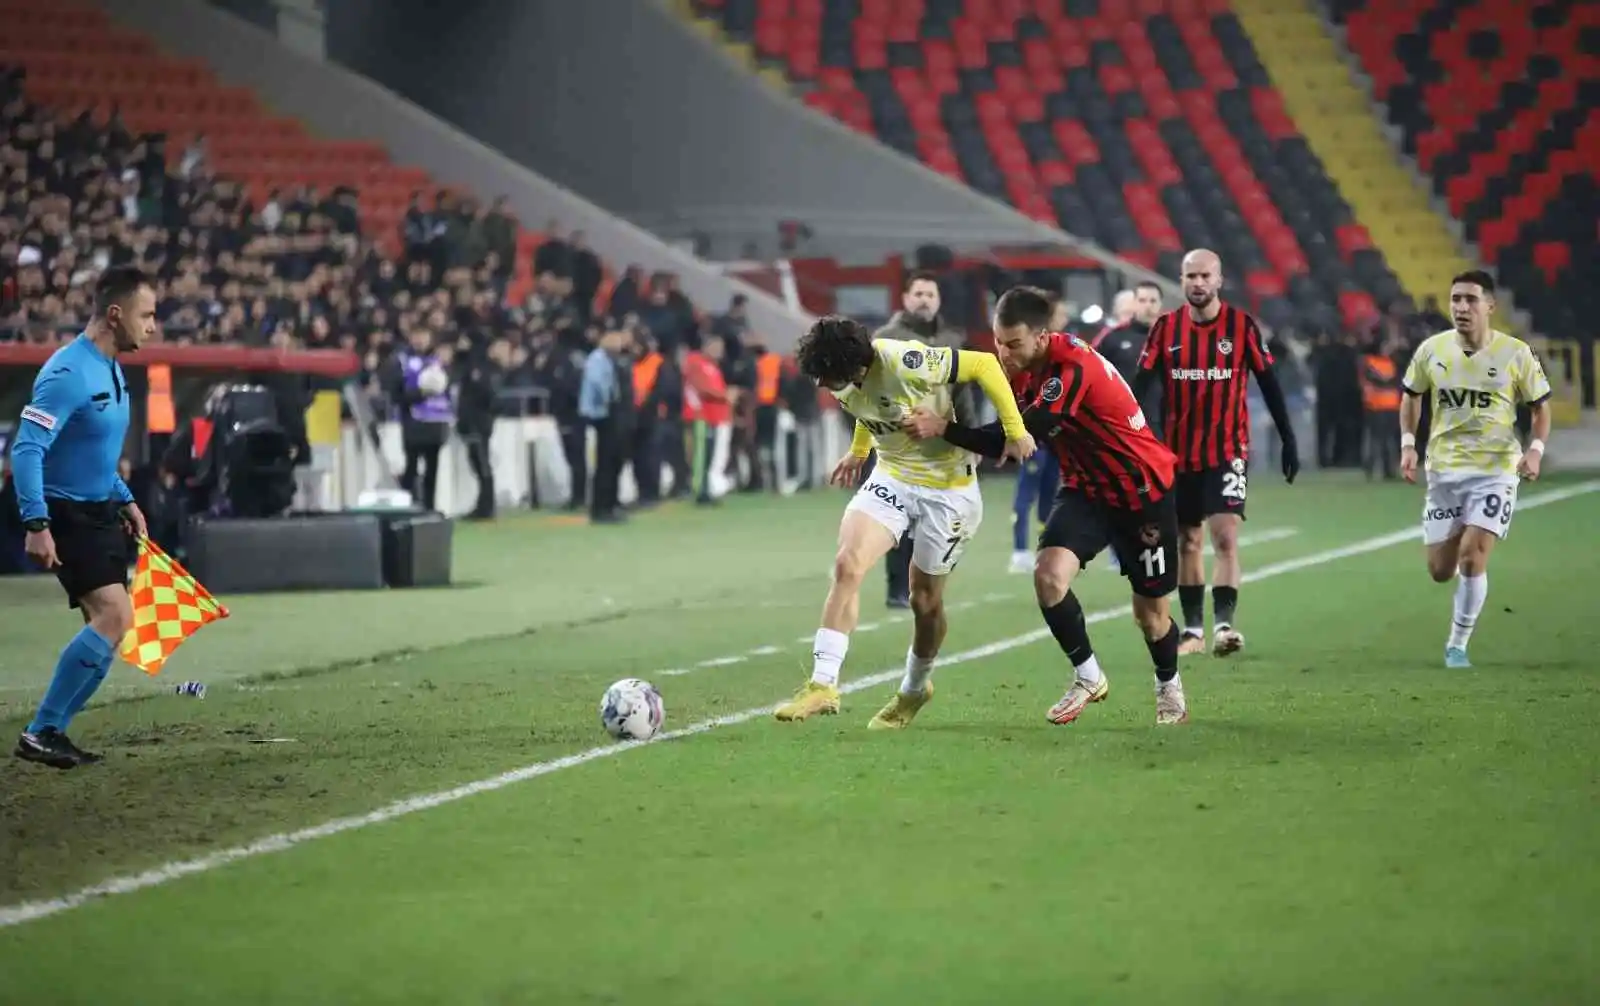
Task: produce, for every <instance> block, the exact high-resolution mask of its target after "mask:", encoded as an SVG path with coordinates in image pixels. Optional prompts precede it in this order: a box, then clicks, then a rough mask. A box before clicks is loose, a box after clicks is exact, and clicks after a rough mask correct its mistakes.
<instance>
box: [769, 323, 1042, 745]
mask: <svg viewBox="0 0 1600 1006" xmlns="http://www.w3.org/2000/svg"><path fill="white" fill-rule="evenodd" d="M795 360H796V362H797V363H798V364H799V366H800V372H801V373H803V374H805V375H806V376H807V377H809V378H811V379H812V380H814V381H816V382H817V384H818V385H820V386H821V387H824V388H827V389H828V390H829V391H831V392H833V394H834V397H835V398H837V399H838V400H839V404H840V405H841V406H842V407H843V408H844V410H845V412H847V413H849V414H850V415H851V416H853V417H855V420H856V430H855V437H854V439H853V440H852V441H851V443H850V453H849V454H847V455H845V457H844V458H843V459H841V460H840V461H839V463H838V465H837V466H835V467H834V470H833V474H832V475H831V476H830V477H829V479H828V481H829V483H830V484H833V485H840V486H854V485H856V483H857V482H859V481H860V480H861V472H862V468H863V466H864V465H865V463H866V460H867V455H868V454H870V453H871V452H872V450H873V448H874V447H876V448H877V451H878V464H877V467H876V468H875V469H874V470H873V472H872V476H871V477H870V478H869V479H867V482H866V484H865V485H863V486H862V487H861V488H860V490H859V491H857V492H856V494H855V498H854V499H852V500H851V501H850V505H849V506H847V507H845V512H844V519H843V520H842V521H840V523H839V550H838V553H837V554H836V555H835V556H834V560H833V578H832V583H831V585H830V586H829V588H828V599H827V601H825V602H824V603H823V605H822V627H821V628H819V629H818V630H817V635H816V639H815V645H814V646H813V647H812V670H811V680H810V681H808V682H806V683H805V685H804V686H802V687H801V689H800V691H799V692H797V693H796V694H795V697H794V698H793V699H791V700H790V701H788V702H786V703H784V704H783V705H782V706H780V707H779V708H778V710H777V718H778V719H780V720H803V719H806V718H807V717H810V716H818V715H829V714H832V713H837V712H838V711H839V669H840V667H841V666H842V665H843V664H844V658H845V653H846V652H847V651H848V650H849V647H850V633H851V631H852V630H853V629H854V628H855V627H856V621H857V619H858V618H859V616H860V593H861V580H862V578H863V577H864V576H865V575H866V572H867V570H869V569H871V568H873V566H875V565H877V562H878V560H879V559H881V558H883V556H884V555H885V554H886V553H887V552H888V551H889V549H891V548H893V547H894V545H895V542H897V541H899V540H900V536H901V535H903V534H905V533H906V530H907V528H912V531H911V533H912V536H913V538H912V540H913V544H912V551H911V613H912V618H913V630H912V641H911V649H910V650H909V651H908V652H907V654H906V674H905V678H904V679H903V680H902V681H901V682H900V689H899V691H898V693H897V694H896V695H895V697H894V698H893V699H891V700H890V701H889V704H888V705H886V706H884V708H883V709H882V710H881V711H880V712H879V713H878V715H877V716H875V717H873V719H872V722H871V723H870V724H868V725H869V727H871V728H872V729H879V730H882V729H888V730H895V729H900V728H903V727H906V726H909V725H910V724H911V721H912V719H913V718H914V717H915V716H916V715H917V713H918V712H919V711H920V710H921V709H922V707H923V706H924V705H926V704H927V702H928V700H929V699H931V698H932V697H933V685H932V683H931V682H930V681H929V680H928V679H929V676H930V675H931V674H932V673H933V662H934V658H935V657H936V656H938V653H939V646H940V644H941V643H943V642H944V634H945V618H944V583H945V578H946V577H947V576H948V575H949V573H950V571H951V570H953V569H954V568H955V566H956V563H957V562H959V561H960V559H961V552H962V550H963V549H964V548H965V547H966V545H967V542H968V541H970V540H971V539H972V536H973V535H974V534H975V533H977V530H978V525H979V524H981V523H982V522H983V497H982V496H981V495H979V492H978V479H977V469H976V459H975V458H974V456H973V455H972V454H971V453H969V452H967V451H965V450H962V449H961V448H959V447H953V446H951V445H950V444H948V443H946V442H944V441H942V440H939V439H937V438H934V439H929V440H916V439H913V438H912V437H911V436H910V435H909V434H907V433H906V432H905V430H904V429H903V427H904V424H905V423H906V422H907V421H908V420H909V419H910V417H911V413H912V411H913V410H915V409H917V408H919V407H921V408H926V409H931V410H933V411H934V412H936V413H938V414H939V415H941V416H943V417H945V418H950V417H951V416H952V415H953V413H954V408H953V406H952V404H951V394H950V389H951V385H953V384H957V383H964V382H976V383H977V384H978V385H979V386H980V387H982V388H983V391H984V394H985V395H987V396H988V398H989V401H991V402H993V403H994V407H995V409H996V410H998V411H999V413H1000V422H1001V423H1002V424H1003V425H1004V427H1005V431H1006V438H1007V440H1006V453H1005V456H1006V457H1008V458H1013V459H1015V460H1017V461H1019V462H1020V461H1022V460H1023V459H1025V458H1027V457H1028V456H1030V455H1031V454H1032V453H1033V446H1034V445H1033V438H1032V437H1030V436H1029V435H1028V433H1027V431H1026V430H1025V429H1023V426H1022V415H1021V413H1019V412H1018V411H1017V403H1016V400H1015V398H1013V397H1012V394H1011V388H1010V385H1009V384H1008V383H1007V382H1006V377H1005V372H1004V371H1003V370H1001V368H1000V361H999V360H998V359H996V358H995V356H994V355H993V354H991V353H980V352H973V351H971V350H965V349H962V350H957V349H952V348H947V347H944V346H927V345H924V344H923V343H920V342H915V341H910V340H907V341H900V340H896V339H874V338H872V334H871V332H869V331H868V329H867V328H866V327H865V326H863V325H860V324H858V323H857V322H854V321H852V320H850V319H849V318H843V317H839V316H836V315H835V316H829V317H826V318H823V319H821V320H819V321H818V322H817V323H816V324H815V325H813V326H812V327H811V330H810V331H808V332H807V333H806V334H805V335H804V336H803V337H802V338H801V339H800V344H799V345H798V346H796V347H795Z"/></svg>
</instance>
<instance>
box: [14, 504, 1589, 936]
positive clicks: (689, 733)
mask: <svg viewBox="0 0 1600 1006" xmlns="http://www.w3.org/2000/svg"><path fill="white" fill-rule="evenodd" d="M1596 490H1600V479H1594V480H1590V481H1588V482H1579V483H1577V484H1575V485H1571V486H1568V487H1566V488H1564V489H1556V490H1552V491H1551V492H1548V493H1542V494H1540V495H1538V496H1534V497H1531V498H1529V499H1525V500H1522V501H1520V504H1519V506H1518V509H1519V510H1532V509H1535V508H1537V507H1541V506H1547V505H1549V504H1551V503H1558V502H1560V501H1562V500H1567V499H1572V498H1573V497H1574V496H1582V495H1584V494H1586V493H1592V492H1594V491H1596ZM1420 537H1422V529H1421V528H1420V527H1413V528H1410V529H1408V530H1404V531H1395V532H1393V533H1391V534H1385V535H1379V536H1378V537H1376V538H1368V539H1366V540H1364V541H1358V542H1355V543H1353V544H1350V545H1345V546H1343V547H1340V548H1332V549H1328V550H1326V551H1323V552H1314V553H1312V554H1311V555H1305V556H1301V557H1300V558H1298V559H1289V560H1287V561H1284V562H1277V563H1273V564H1272V565H1270V566H1263V567H1261V568H1260V569H1258V570H1256V571H1255V572H1253V573H1247V574H1245V576H1244V582H1245V583H1254V582H1255V581H1257V580H1266V579H1268V578H1270V577H1274V576H1282V575H1283V574H1284V573H1294V572H1298V571H1300V570H1302V569H1311V568H1312V567H1315V566H1325V565H1327V564H1328V563H1330V562H1337V561H1338V560H1340V559H1348V558H1351V557H1353V556H1357V555H1365V554H1366V553H1368V552H1377V551H1379V550H1381V549H1385V548H1388V547H1389V546H1391V545H1399V544H1401V543H1403V542H1407V541H1411V540H1413V539H1416V538H1420ZM1132 610H1133V609H1132V607H1131V606H1129V605H1126V604H1125V605H1121V606H1120V607H1116V608H1107V609H1105V610H1103V611H1096V612H1094V613H1092V614H1090V615H1089V616H1088V618H1087V621H1089V622H1090V623H1091V624H1092V623H1095V622H1104V621H1106V620H1107V619H1112V618H1120V617H1122V616H1124V615H1127V614H1129V613H1131V612H1132ZM1049 635H1050V630H1049V629H1035V630H1034V631H1032V632H1025V633H1023V634H1022V635H1020V636H1012V637H1010V638H1008V639H999V640H996V641H995V642H992V643H988V644H985V645H983V646H978V647H975V648H973V649H970V650H962V651H961V652H959V653H952V654H950V655H949V656H944V657H940V658H939V666H940V667H951V666H954V665H956V664H965V663H967V662H969V661H973V660H982V659H984V658H985V657H992V656H994V655H995V654H998V653H1005V652H1007V651H1008V650H1014V649H1017V648H1018V647H1021V646H1027V645H1028V644H1029V643H1033V642H1037V641H1039V640H1041V639H1045V638H1048V637H1049ZM904 673H905V671H904V669H903V668H900V667H895V668H891V669H889V670H886V671H880V672H878V673H877V674H870V675H868V676H866V677H864V678H859V679H857V680H855V681H852V682H850V683H849V684H847V685H844V686H842V687H841V688H840V689H839V690H840V691H842V692H859V691H862V690H864V689H868V688H876V687H877V686H878V685H882V684H887V683H889V682H891V681H898V680H899V679H900V677H901V676H902V675H903V674H904ZM779 704H780V703H773V704H772V705H769V706H761V707H759V708H756V709H745V710H743V711H741V712H737V713H729V714H728V715H726V716H717V717H713V718H712V719H708V720H701V721H700V722H698V723H691V724H689V725H688V726H686V727H680V728H679V729H677V730H669V731H667V732H666V733H663V734H659V735H657V736H656V737H655V738H654V739H652V740H650V741H648V742H645V743H643V744H637V743H632V744H630V743H617V744H607V745H606V746H605V747H595V748H590V749H588V750H587V751H579V752H578V753H577V754H571V755H567V756H566V757H564V758H556V759H553V760H551V761H544V762H537V763H535V764H533V765H527V766H524V767H523V768H519V769H513V770H512V771H510V772H505V773H502V774H501V775H497V776H492V777H490V778H488V779H480V780H478V781H477V782H470V783H466V784H464V785H461V786H457V787H455V788H453V789H447V790H443V791H441V792H438V793H429V794H427V795H424V796H414V797H410V798H408V799H405V800H399V801H396V802H395V803H391V804H389V805H388V806H386V807H379V808H378V809H377V810H374V811H371V812H369V813H366V814H361V815H358V816H355V817H341V818H336V819H334V820H332V821H327V822H325V823H323V824H319V825H314V826H312V827H310V828H301V829H300V830H299V831H286V832H280V833H278V834H276V835H268V836H267V837H265V838H261V839H257V840H256V841H254V842H251V843H249V844H248V845H237V846H234V847H233V848H231V849H223V850H221V851H219V852H213V853H210V854H209V855H205V856H200V857H197V858H195V859H186V860H180V861H176V862H171V863H166V864H164V865H162V866H157V867H155V868H153V869H150V870H146V871H144V872H143V873H135V874H130V875H128V876H123V877H115V878H113V879H111V880H107V881H104V882H102V883H99V884H93V885H91V886H89V887H85V888H83V889H82V890H79V891H75V892H73V893H72V894H68V895H65V896H63V897H60V898H52V899H49V900H46V901H25V902H22V903H21V904H17V905H10V906H7V907H5V908H0V929H5V928H8V927H10V926H20V925H22V924H23V923H25V922H33V921H35V920H37V919H44V918H48V917H50V916H52V915H60V914H61V913H62V912H67V911H71V910H72V909H74V908H79V907H82V906H83V905H86V904H88V903H89V902H91V901H95V900H98V899H100V898H108V897H111V896H113V895H118V894H132V893H133V892H135V891H142V890H144V889H145V888H147V887H159V886H161V885H163V884H168V883H171V882H172V881H174V880H178V879H180V878H183V877H187V876H190V875H192V874H196V873H209V872H211V871H212V870H216V869H220V868H221V867H224V866H227V865H228V864H230V863H235V862H238V861H239V860H241V859H254V858H256V857H257V856H265V855H267V854H269V853H273V852H282V851H284V850H285V849H292V848H294V847H295V846H297V845H304V844H305V843H307V842H310V841H313V840H315V839H319V838H327V837H329V836H330V835H338V834H340V833H342V832H346V831H355V830H357V829H359V828H366V827H369V826H371V825H374V824H382V823H383V822H385V821H392V820H394V819H395V818H398V817H406V816H408V815H411V814H415V813H417V812H418V811H423V810H431V809H432V808H434V807H441V806H443V805H445V804H447V803H455V802H456V801H457V800H464V799H466V798H467V797H469V796H476V795H478V794H479V793H491V792H493V791H495V790H498V789H505V788H506V787H507V786H511V785H514V784H516V783H519V782H526V781H527V780H529V779H537V778H538V777H539V776H544V775H550V774H552V773H554V772H560V771H562V770H563V769H569V768H576V767H578V766H579V765H583V764H586V763H588V762H592V761H598V760H600V759H601V758H610V757H612V756H614V755H620V754H624V753H626V752H629V751H636V750H641V749H643V748H647V747H649V746H650V745H651V744H657V743H660V742H662V741H671V740H678V739H680V738H684V737H693V736H695V735H696V734H703V733H708V732H710V731H712V730H716V729H718V728H720V727H731V726H736V725H738V724H740V723H748V722H749V721H751V720H753V719H758V718H760V717H763V716H770V715H771V714H772V713H773V712H774V711H775V710H776V709H777V708H778V705H779Z"/></svg>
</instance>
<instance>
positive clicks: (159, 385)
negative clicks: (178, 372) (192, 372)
mask: <svg viewBox="0 0 1600 1006" xmlns="http://www.w3.org/2000/svg"><path fill="white" fill-rule="evenodd" d="M144 373H145V379H146V380H147V381H148V382H149V383H148V387H147V390H146V392H145V396H144V414H145V422H144V426H145V429H146V430H148V431H149V432H151V433H172V432H173V431H175V430H176V429H177V428H178V412H177V410H176V409H175V408H173V405H172V367H171V366H169V365H168V364H165V363H152V364H151V365H150V366H148V367H146V368H145V371H144Z"/></svg>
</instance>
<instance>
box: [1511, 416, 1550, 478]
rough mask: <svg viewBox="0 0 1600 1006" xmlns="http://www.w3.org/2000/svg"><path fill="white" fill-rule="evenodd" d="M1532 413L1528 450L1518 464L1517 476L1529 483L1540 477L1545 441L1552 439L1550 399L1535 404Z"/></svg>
mask: <svg viewBox="0 0 1600 1006" xmlns="http://www.w3.org/2000/svg"><path fill="white" fill-rule="evenodd" d="M1531 411H1532V415H1533V423H1532V429H1531V431H1530V432H1531V436H1530V438H1529V440H1528V449H1527V450H1526V451H1524V452H1523V454H1522V459H1521V460H1519V461H1518V462H1517V475H1518V476H1519V477H1521V478H1524V479H1527V480H1528V481H1529V482H1532V481H1534V480H1536V479H1537V478H1538V477H1539V466H1540V465H1541V464H1542V463H1543V461H1544V445H1545V441H1546V440H1549V439H1550V399H1549V398H1545V399H1543V400H1542V401H1539V402H1536V403H1534V405H1533V406H1532V409H1531Z"/></svg>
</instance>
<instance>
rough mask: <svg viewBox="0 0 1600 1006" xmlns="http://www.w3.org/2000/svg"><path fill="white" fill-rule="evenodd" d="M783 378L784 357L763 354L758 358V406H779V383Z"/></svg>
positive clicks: (774, 354)
mask: <svg viewBox="0 0 1600 1006" xmlns="http://www.w3.org/2000/svg"><path fill="white" fill-rule="evenodd" d="M782 377H783V357H781V356H779V355H778V354H777V353H762V354H761V355H760V356H758V357H756V404H757V405H777V404H778V382H779V380H780V379H781V378H782Z"/></svg>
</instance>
